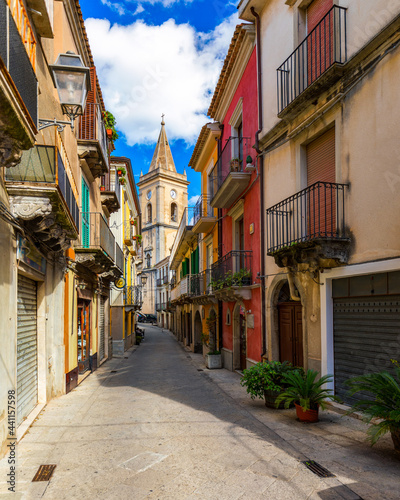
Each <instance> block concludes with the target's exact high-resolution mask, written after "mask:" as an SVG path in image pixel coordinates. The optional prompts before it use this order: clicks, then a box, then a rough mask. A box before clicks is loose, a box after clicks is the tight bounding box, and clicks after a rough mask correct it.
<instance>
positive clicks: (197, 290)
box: [190, 269, 217, 304]
mask: <svg viewBox="0 0 400 500" xmlns="http://www.w3.org/2000/svg"><path fill="white" fill-rule="evenodd" d="M190 295H191V297H192V300H193V302H195V303H196V304H210V303H216V302H217V300H216V299H215V297H214V292H213V288H212V277H211V269H206V270H205V271H203V272H201V273H199V274H193V275H192V276H191V277H190Z"/></svg>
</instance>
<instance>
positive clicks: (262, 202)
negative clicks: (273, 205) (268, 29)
mask: <svg viewBox="0 0 400 500" xmlns="http://www.w3.org/2000/svg"><path fill="white" fill-rule="evenodd" d="M250 12H251V13H252V14H253V16H254V17H255V20H256V33H257V38H256V44H257V97H258V130H257V132H256V137H255V149H256V151H257V154H258V155H259V157H258V161H259V172H260V228H261V235H262V236H261V259H260V265H261V275H262V276H263V277H262V278H261V340H262V352H261V359H262V358H263V357H264V356H265V355H266V354H267V333H266V324H267V318H266V310H265V306H266V304H265V302H266V293H265V277H264V274H265V241H264V237H263V235H264V234H265V232H264V224H265V217H264V211H265V208H264V205H265V200H264V156H263V155H261V151H260V141H259V134H260V132H261V131H262V129H263V100H262V66H261V26H260V25H261V23H260V16H259V15H258V14H257V12H256V11H255V9H254V7H251V9H250Z"/></svg>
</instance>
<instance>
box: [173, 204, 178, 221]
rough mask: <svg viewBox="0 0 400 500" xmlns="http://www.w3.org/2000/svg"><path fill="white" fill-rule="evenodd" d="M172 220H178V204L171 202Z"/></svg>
mask: <svg viewBox="0 0 400 500" xmlns="http://www.w3.org/2000/svg"><path fill="white" fill-rule="evenodd" d="M171 222H178V205H177V204H176V203H171Z"/></svg>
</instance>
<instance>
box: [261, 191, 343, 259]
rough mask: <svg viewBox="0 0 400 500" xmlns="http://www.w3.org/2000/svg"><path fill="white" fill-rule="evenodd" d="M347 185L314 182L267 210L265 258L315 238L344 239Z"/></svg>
mask: <svg viewBox="0 0 400 500" xmlns="http://www.w3.org/2000/svg"><path fill="white" fill-rule="evenodd" d="M346 188H347V184H335V183H332V182H316V183H315V184H312V185H311V186H308V187H307V188H305V189H303V190H302V191H299V192H298V193H296V194H294V195H292V196H290V197H289V198H286V199H285V200H283V201H281V202H279V203H277V204H276V205H274V206H273V207H271V208H269V209H268V210H267V238H268V250H267V252H268V255H273V254H274V253H275V252H278V251H279V250H282V249H284V248H289V247H291V246H293V245H296V244H300V243H307V242H310V241H313V240H316V239H330V240H348V237H347V236H346V233H345V215H346V214H345V190H346Z"/></svg>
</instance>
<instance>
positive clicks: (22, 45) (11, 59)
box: [0, 0, 38, 167]
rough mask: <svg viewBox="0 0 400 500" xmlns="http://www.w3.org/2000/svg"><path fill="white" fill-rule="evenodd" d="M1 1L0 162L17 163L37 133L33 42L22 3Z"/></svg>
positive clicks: (36, 93) (17, 0) (34, 50)
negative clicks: (0, 117)
mask: <svg viewBox="0 0 400 500" xmlns="http://www.w3.org/2000/svg"><path fill="white" fill-rule="evenodd" d="M9 3H10V2H7V1H6V0H0V114H1V116H3V117H7V119H6V120H1V121H0V144H1V150H0V163H1V165H2V166H4V167H13V166H14V165H16V164H18V162H19V159H20V156H21V151H22V150H27V149H29V148H31V147H33V145H34V143H35V135H36V134H37V121H38V116H37V111H38V91H37V89H38V84H37V79H36V74H35V65H36V40H35V36H34V33H33V29H32V26H31V24H30V21H29V18H28V15H27V12H26V9H25V7H24V3H23V2H22V0H15V1H14V2H13V5H12V8H10V7H9V6H8V4H9Z"/></svg>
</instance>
